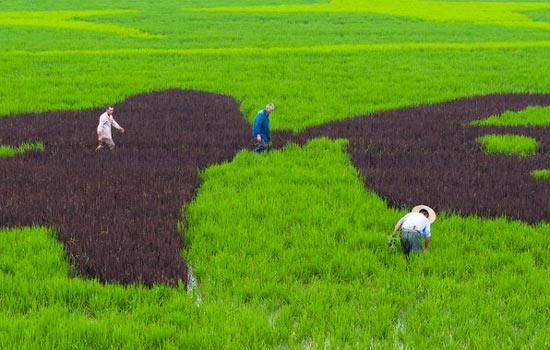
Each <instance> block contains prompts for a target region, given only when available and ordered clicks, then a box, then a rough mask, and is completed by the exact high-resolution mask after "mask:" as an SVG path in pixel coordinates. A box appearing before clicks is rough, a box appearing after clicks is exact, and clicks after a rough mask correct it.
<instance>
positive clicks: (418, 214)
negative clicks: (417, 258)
mask: <svg viewBox="0 0 550 350" xmlns="http://www.w3.org/2000/svg"><path fill="white" fill-rule="evenodd" d="M434 221H435V212H434V211H433V210H432V208H430V207H428V206H425V205H418V206H416V207H414V208H413V209H412V211H411V212H410V213H408V214H407V215H405V216H403V217H402V218H401V219H399V221H397V223H396V224H395V227H394V229H393V233H394V234H396V233H397V231H399V229H401V235H400V238H401V248H402V249H403V253H404V254H405V255H406V256H407V257H408V256H409V253H410V252H411V251H422V236H424V250H427V249H428V245H429V244H430V239H431V237H432V234H431V231H430V224H431V223H432V222H434Z"/></svg>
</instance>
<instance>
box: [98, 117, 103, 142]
mask: <svg viewBox="0 0 550 350" xmlns="http://www.w3.org/2000/svg"><path fill="white" fill-rule="evenodd" d="M103 124H105V120H104V119H103V117H101V118H99V125H98V126H97V140H98V141H101V132H102V131H103Z"/></svg>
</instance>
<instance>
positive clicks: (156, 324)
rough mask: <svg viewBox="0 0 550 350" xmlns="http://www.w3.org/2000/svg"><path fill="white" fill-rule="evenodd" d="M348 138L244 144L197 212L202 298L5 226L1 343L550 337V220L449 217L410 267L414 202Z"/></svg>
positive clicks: (217, 169) (41, 233) (211, 179)
mask: <svg viewBox="0 0 550 350" xmlns="http://www.w3.org/2000/svg"><path fill="white" fill-rule="evenodd" d="M344 146H345V141H343V140H337V141H329V140H326V139H320V140H314V141H311V142H310V143H308V144H307V145H306V146H305V147H297V146H295V145H289V146H288V147H286V148H285V149H284V150H281V151H274V152H270V153H269V154H262V155H257V154H253V153H252V152H249V151H243V152H241V153H239V154H238V155H237V157H236V158H235V159H234V160H233V161H232V162H230V163H224V164H221V165H217V166H213V167H211V168H209V169H207V170H205V171H204V172H203V173H202V179H203V186H202V187H201V189H200V190H199V194H198V196H197V197H196V199H195V201H194V202H193V203H191V205H190V206H189V207H188V208H187V212H188V215H187V216H186V219H187V222H186V224H187V225H188V227H189V231H188V234H187V236H186V243H187V247H186V250H185V252H184V255H185V256H186V257H187V258H188V259H190V261H191V263H192V264H193V266H194V271H195V274H196V276H197V279H198V284H197V286H196V287H195V288H194V289H193V291H192V292H186V291H185V290H184V289H183V288H182V287H180V288H170V287H166V286H154V287H152V288H150V289H147V288H143V287H139V286H137V287H136V286H128V287H124V286H118V285H111V284H108V285H102V284H100V283H98V282H97V281H84V280H80V279H78V278H69V277H68V276H69V275H71V273H72V271H71V267H70V264H69V263H68V260H67V257H66V254H65V252H64V250H63V247H62V246H61V245H60V244H59V243H57V242H55V240H54V239H53V238H54V233H53V232H52V231H51V230H50V229H47V228H22V229H14V230H3V231H0V249H1V250H2V252H3V253H2V256H1V257H0V271H1V273H0V279H1V280H2V283H0V294H1V295H2V296H3V297H2V298H0V305H1V308H2V311H3V312H2V317H0V333H1V334H2V335H3V337H2V338H1V339H2V340H1V342H2V343H1V344H2V348H7V349H10V348H37V347H36V346H35V344H36V339H41V341H40V346H41V348H69V347H73V348H88V349H97V348H101V349H148V348H166V349H172V348H173V349H180V348H225V349H242V348H254V349H263V348H265V349H275V348H281V347H282V348H290V349H303V348H308V347H309V348H314V349H318V348H325V347H328V348H344V347H354V348H355V347H358V348H369V347H374V348H381V349H393V348H398V347H400V345H405V346H406V348H415V349H416V348H422V349H425V348H456V347H462V346H464V347H466V348H477V347H482V348H502V347H510V348H515V347H521V346H525V345H526V344H528V345H529V347H531V348H540V347H544V346H545V344H547V343H548V341H550V338H549V336H548V332H546V330H547V329H548V327H550V324H549V320H548V318H547V317H546V311H545V310H546V306H547V305H548V302H550V300H549V297H548V295H549V294H548V290H549V287H550V286H549V281H548V278H547V269H546V261H547V259H548V251H549V248H550V243H549V241H548V240H547V239H546V237H547V236H548V234H550V226H549V225H548V224H540V225H535V226H530V225H527V224H524V223H521V222H510V221H507V220H505V219H497V220H485V219H481V218H477V217H466V218H463V217H460V216H457V215H448V214H445V213H440V215H439V216H438V219H437V221H436V222H435V223H434V224H433V226H432V232H433V240H432V244H431V245H430V250H429V251H428V252H426V253H424V254H422V255H418V256H415V257H414V259H412V260H411V262H410V263H409V264H407V263H406V261H405V259H404V258H403V256H402V254H401V253H399V252H397V251H393V252H389V251H388V250H387V248H386V245H385V244H386V238H387V234H388V232H390V231H391V230H392V228H393V225H394V224H395V222H396V221H397V220H398V219H399V218H400V217H401V216H402V215H404V214H405V213H406V212H405V211H397V210H394V209H388V208H387V207H386V205H385V203H384V202H383V201H381V200H380V199H379V197H378V196H376V195H375V194H374V193H372V192H369V191H365V189H364V187H363V182H362V181H361V179H359V178H358V176H357V171H356V170H355V169H354V168H353V167H352V166H351V162H350V160H349V156H348V155H347V153H346V152H345V150H344ZM235 198H240V200H238V201H236V200H235ZM213 207H216V208H218V209H217V210H212V208H213ZM518 237H521V239H518ZM199 296H200V298H199ZM503 342H504V343H503ZM503 344H506V345H504V346H503Z"/></svg>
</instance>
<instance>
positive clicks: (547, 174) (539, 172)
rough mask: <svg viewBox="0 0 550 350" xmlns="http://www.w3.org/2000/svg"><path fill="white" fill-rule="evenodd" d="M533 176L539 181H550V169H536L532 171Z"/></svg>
mask: <svg viewBox="0 0 550 350" xmlns="http://www.w3.org/2000/svg"><path fill="white" fill-rule="evenodd" d="M531 176H533V177H534V178H535V179H537V180H550V169H536V170H533V171H531Z"/></svg>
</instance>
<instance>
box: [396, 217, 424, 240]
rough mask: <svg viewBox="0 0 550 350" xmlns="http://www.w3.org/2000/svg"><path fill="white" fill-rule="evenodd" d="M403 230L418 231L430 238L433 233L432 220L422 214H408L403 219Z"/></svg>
mask: <svg viewBox="0 0 550 350" xmlns="http://www.w3.org/2000/svg"><path fill="white" fill-rule="evenodd" d="M399 221H401V228H405V229H408V230H416V231H418V232H420V233H421V234H423V235H424V237H426V238H430V237H431V236H432V233H431V232H430V220H428V218H427V217H425V216H424V214H421V213H408V214H407V215H405V216H403V217H402V218H401V220H399Z"/></svg>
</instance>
